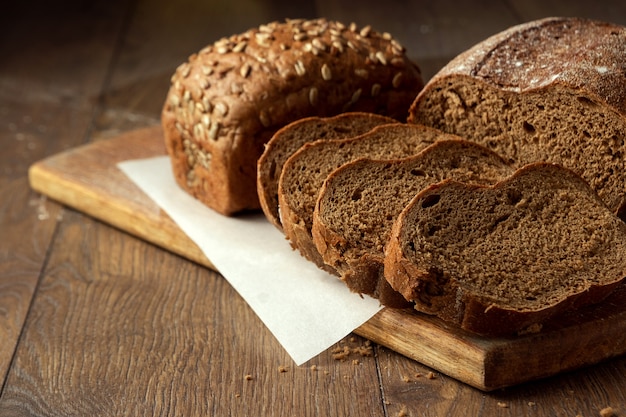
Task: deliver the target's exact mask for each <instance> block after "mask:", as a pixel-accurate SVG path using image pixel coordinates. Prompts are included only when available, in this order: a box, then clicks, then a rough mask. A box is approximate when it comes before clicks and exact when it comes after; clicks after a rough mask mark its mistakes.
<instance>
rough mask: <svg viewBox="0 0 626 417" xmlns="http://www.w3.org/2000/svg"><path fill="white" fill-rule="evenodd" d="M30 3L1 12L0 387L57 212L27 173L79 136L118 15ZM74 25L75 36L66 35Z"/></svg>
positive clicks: (111, 10)
mask: <svg viewBox="0 0 626 417" xmlns="http://www.w3.org/2000/svg"><path fill="white" fill-rule="evenodd" d="M29 3H30V2H29ZM28 5H29V6H32V4H28ZM28 5H27V3H25V2H13V3H10V4H8V5H3V12H2V16H1V17H0V22H1V23H0V26H1V27H2V29H0V31H1V32H0V55H1V56H2V57H3V58H2V63H1V64H0V145H1V146H2V150H1V151H0V387H1V386H2V382H3V381H4V379H5V376H6V374H7V372H8V371H9V366H10V363H11V360H12V357H13V353H14V351H15V349H16V346H17V343H18V342H19V337H20V334H21V332H22V326H23V324H24V321H25V319H26V316H27V314H28V311H29V308H30V305H31V301H32V297H33V295H34V293H35V291H36V288H37V283H38V279H39V277H40V275H41V271H42V269H43V265H44V263H45V261H46V253H47V251H48V246H49V245H50V244H51V243H52V242H53V234H54V231H55V228H56V222H57V217H58V216H59V215H61V214H62V210H61V207H60V206H59V205H58V204H56V203H54V202H51V201H47V200H46V199H45V197H41V196H40V195H37V194H36V193H33V192H32V191H30V190H29V189H28V181H27V179H26V173H27V170H28V168H29V166H30V165H31V164H32V163H34V162H35V161H37V160H39V159H41V158H42V157H45V156H46V155H50V154H54V153H57V152H60V151H61V150H63V149H67V148H71V147H74V146H77V145H79V144H80V143H82V142H83V141H84V140H85V134H86V132H87V130H88V127H89V124H90V122H91V118H92V111H93V107H94V105H93V97H94V96H96V95H97V94H98V91H99V88H100V86H101V85H102V83H103V80H104V78H105V77H106V70H107V63H108V60H109V59H110V57H111V55H112V54H113V51H114V49H115V36H116V33H117V30H119V28H120V23H121V18H120V17H121V15H120V14H119V13H118V10H117V9H116V8H115V7H113V6H112V5H111V3H110V2H91V7H93V8H94V11H95V13H93V14H92V13H91V12H90V10H89V8H87V9H84V10H83V11H82V12H79V13H74V14H66V13H59V12H58V10H57V11H56V12H55V10H53V9H51V8H49V7H48V8H46V7H43V8H39V7H31V8H29V7H28ZM61 7H62V8H65V7H68V8H71V6H70V5H69V3H67V2H64V3H63V5H62V6H61ZM122 11H123V10H122ZM24 16H28V18H24ZM74 30H78V31H80V34H81V42H67V40H68V37H70V36H71V33H72V31H74ZM25 45H28V46H27V47H25ZM52 45H61V47H59V48H56V47H51V46H52ZM60 103H61V104H60Z"/></svg>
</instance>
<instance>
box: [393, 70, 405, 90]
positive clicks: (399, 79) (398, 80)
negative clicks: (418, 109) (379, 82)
mask: <svg viewBox="0 0 626 417" xmlns="http://www.w3.org/2000/svg"><path fill="white" fill-rule="evenodd" d="M401 84H402V73H401V72H398V73H397V74H396V75H394V76H393V80H391V85H393V87H394V88H398V87H400V85H401Z"/></svg>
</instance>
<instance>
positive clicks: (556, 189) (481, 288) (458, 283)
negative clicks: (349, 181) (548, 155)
mask: <svg viewBox="0 0 626 417" xmlns="http://www.w3.org/2000/svg"><path fill="white" fill-rule="evenodd" d="M384 267H385V269H384V271H385V276H386V278H387V280H388V282H390V283H391V285H392V287H393V288H394V289H396V290H397V291H399V292H401V293H402V294H403V295H404V296H405V297H406V298H407V299H408V300H411V301H414V302H415V308H416V309H417V310H419V311H422V312H425V313H428V314H434V315H437V316H438V317H440V318H442V319H444V320H446V321H448V322H451V323H456V324H458V325H460V326H461V327H462V328H464V329H467V330H470V331H473V332H477V333H481V334H485V335H492V336H500V335H513V334H516V333H519V332H524V331H526V330H528V329H535V330H537V329H540V327H541V325H542V323H543V322H544V321H545V320H547V319H548V318H550V317H553V316H555V315H557V314H559V313H564V312H566V311H570V310H572V309H576V308H579V307H581V306H584V305H590V304H593V303H597V302H600V301H601V300H602V299H603V298H604V297H605V296H606V295H608V294H609V293H610V292H612V291H613V290H614V288H615V287H616V286H617V285H619V283H621V282H622V281H623V280H624V278H625V277H626V223H624V222H623V221H621V220H620V219H619V218H618V217H617V216H615V214H614V213H612V211H611V210H610V209H609V208H608V207H607V206H606V204H605V203H604V202H603V201H602V200H601V199H600V198H599V196H598V195H597V193H596V192H595V191H594V190H593V189H592V188H590V186H589V185H588V183H587V182H585V181H584V180H582V179H581V178H580V177H579V176H578V175H576V174H574V173H573V172H572V171H570V170H568V169H565V168H563V167H561V166H558V165H552V164H546V163H535V164H531V165H528V166H525V167H523V168H521V169H520V170H519V171H517V172H516V173H515V174H513V175H512V176H511V177H509V178H507V179H506V180H504V181H502V182H500V183H498V184H495V185H493V186H478V185H468V184H466V183H461V182H457V181H453V180H447V181H444V182H442V183H438V184H435V185H433V186H431V187H429V188H428V189H426V190H425V191H423V192H421V193H420V194H418V195H417V196H416V197H415V198H414V199H413V200H412V201H411V202H410V203H409V204H408V205H407V207H406V208H405V209H404V210H403V211H402V213H401V214H400V216H399V217H398V219H397V221H396V223H395V224H394V226H393V230H392V233H391V238H390V240H389V243H388V245H387V249H386V257H385V264H384Z"/></svg>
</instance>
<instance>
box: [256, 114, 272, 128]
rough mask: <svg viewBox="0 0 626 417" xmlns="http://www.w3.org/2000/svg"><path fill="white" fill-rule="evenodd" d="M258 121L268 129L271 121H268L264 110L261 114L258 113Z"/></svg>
mask: <svg viewBox="0 0 626 417" xmlns="http://www.w3.org/2000/svg"><path fill="white" fill-rule="evenodd" d="M259 120H260V121H261V124H262V125H263V127H270V126H271V124H272V121H271V120H270V118H269V116H268V115H267V113H266V112H265V110H261V112H260V113H259Z"/></svg>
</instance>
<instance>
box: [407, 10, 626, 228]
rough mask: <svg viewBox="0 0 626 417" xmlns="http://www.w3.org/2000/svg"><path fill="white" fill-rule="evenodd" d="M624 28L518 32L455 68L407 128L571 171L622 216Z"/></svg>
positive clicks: (430, 89) (459, 60)
mask: <svg viewBox="0 0 626 417" xmlns="http://www.w3.org/2000/svg"><path fill="white" fill-rule="evenodd" d="M624 68H626V28H625V27H622V26H618V25H614V24H609V23H603V22H598V21H592V20H586V19H578V18H547V19H541V20H537V21H533V22H529V23H525V24H522V25H519V26H514V27H512V28H510V29H508V30H505V31H503V32H501V33H499V34H496V35H494V36H492V37H490V38H488V39H486V40H485V41H483V42H480V43H479V44H477V45H476V46H474V47H473V48H471V49H469V50H468V51H466V52H464V53H462V54H460V55H459V56H457V57H456V58H454V59H453V60H452V61H451V62H450V63H449V64H448V65H446V66H445V67H444V68H442V69H441V70H440V72H439V73H437V74H436V75H435V76H434V77H432V78H431V80H430V81H429V82H428V83H427V85H426V86H425V87H424V89H423V90H422V91H421V92H420V93H419V94H418V96H417V97H416V100H415V101H414V103H413V105H412V107H411V110H410V115H409V119H408V120H409V122H412V123H418V124H426V125H429V126H433V127H436V128H438V129H441V130H444V131H446V132H450V133H454V134H457V135H459V136H462V137H464V138H466V139H469V140H473V141H476V142H479V143H481V144H483V145H485V146H488V147H490V148H491V149H493V150H495V151H496V152H498V153H500V154H501V155H504V156H505V157H507V158H510V159H511V160H512V161H514V162H516V163H517V165H518V167H521V166H523V165H525V164H528V163H532V162H539V161H548V162H553V163H557V164H560V165H564V166H566V167H568V168H570V169H572V170H574V171H575V172H576V173H578V174H580V175H581V176H582V177H583V178H584V179H585V180H587V182H589V183H590V184H591V186H592V187H593V188H594V189H595V190H596V191H597V192H598V193H599V194H600V196H601V197H602V198H603V199H604V200H605V201H606V203H607V204H608V205H609V207H610V208H611V210H613V211H614V212H616V213H620V212H621V213H622V214H621V216H622V217H623V218H626V213H623V211H624V208H625V206H626V71H625V70H624Z"/></svg>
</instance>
